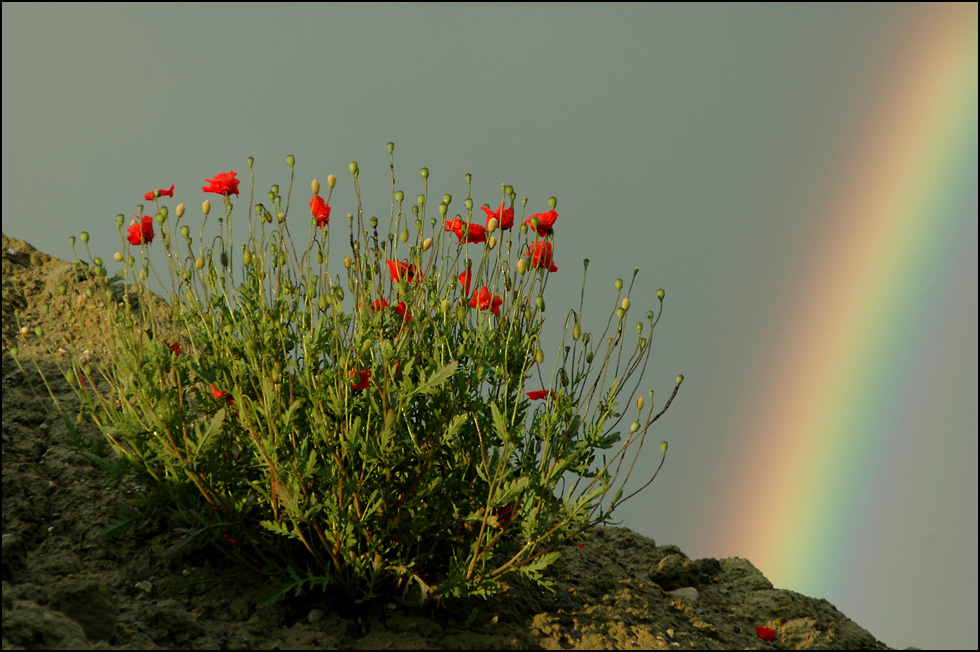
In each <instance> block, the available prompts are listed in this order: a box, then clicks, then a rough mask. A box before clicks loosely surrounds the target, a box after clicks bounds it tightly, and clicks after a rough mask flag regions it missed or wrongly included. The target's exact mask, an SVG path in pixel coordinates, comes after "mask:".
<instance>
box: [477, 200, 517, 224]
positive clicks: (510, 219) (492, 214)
mask: <svg viewBox="0 0 980 652" xmlns="http://www.w3.org/2000/svg"><path fill="white" fill-rule="evenodd" d="M482 208H483V212H484V213H486V214H487V224H489V223H490V220H492V219H496V220H497V225H498V226H499V227H500V228H501V229H504V230H506V229H509V228H511V227H512V226H514V209H513V208H504V205H503V203H501V204H500V206H498V207H497V210H496V211H492V210H490V207H489V206H482Z"/></svg>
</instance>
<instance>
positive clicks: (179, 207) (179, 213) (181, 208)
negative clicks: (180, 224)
mask: <svg viewBox="0 0 980 652" xmlns="http://www.w3.org/2000/svg"><path fill="white" fill-rule="evenodd" d="M183 216H184V205H183V204H177V217H183Z"/></svg>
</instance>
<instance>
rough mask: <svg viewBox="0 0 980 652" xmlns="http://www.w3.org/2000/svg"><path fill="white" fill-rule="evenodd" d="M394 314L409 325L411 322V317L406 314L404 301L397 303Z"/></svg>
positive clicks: (406, 307)
mask: <svg viewBox="0 0 980 652" xmlns="http://www.w3.org/2000/svg"><path fill="white" fill-rule="evenodd" d="M395 314H396V315H400V316H401V317H402V319H404V320H405V321H407V322H409V323H411V321H412V316H411V315H410V314H408V306H406V305H405V302H404V301H399V302H398V305H397V306H395Z"/></svg>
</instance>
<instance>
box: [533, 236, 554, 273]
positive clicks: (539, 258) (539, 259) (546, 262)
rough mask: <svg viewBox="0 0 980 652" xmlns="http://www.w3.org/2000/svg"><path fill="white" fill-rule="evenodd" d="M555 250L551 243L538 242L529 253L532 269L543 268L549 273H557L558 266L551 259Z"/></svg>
mask: <svg viewBox="0 0 980 652" xmlns="http://www.w3.org/2000/svg"><path fill="white" fill-rule="evenodd" d="M553 251H554V249H553V248H552V246H551V243H550V242H545V241H543V240H538V241H537V242H535V243H534V245H533V246H532V247H531V250H530V251H529V252H528V253H529V255H530V256H531V267H541V268H544V269H546V270H548V271H549V272H557V271H558V265H556V264H555V261H553V260H552V259H551V256H552V252H553Z"/></svg>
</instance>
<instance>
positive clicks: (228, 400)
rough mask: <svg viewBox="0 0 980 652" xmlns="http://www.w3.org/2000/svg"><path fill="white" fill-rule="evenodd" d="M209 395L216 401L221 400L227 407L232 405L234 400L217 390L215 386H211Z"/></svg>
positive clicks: (226, 393) (227, 394)
mask: <svg viewBox="0 0 980 652" xmlns="http://www.w3.org/2000/svg"><path fill="white" fill-rule="evenodd" d="M211 395H212V396H214V397H215V398H217V399H221V400H223V401H224V402H225V403H226V404H227V405H234V404H235V399H234V398H233V397H232V395H231V394H229V393H228V392H225V391H222V390H220V389H218V387H217V386H216V385H211Z"/></svg>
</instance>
